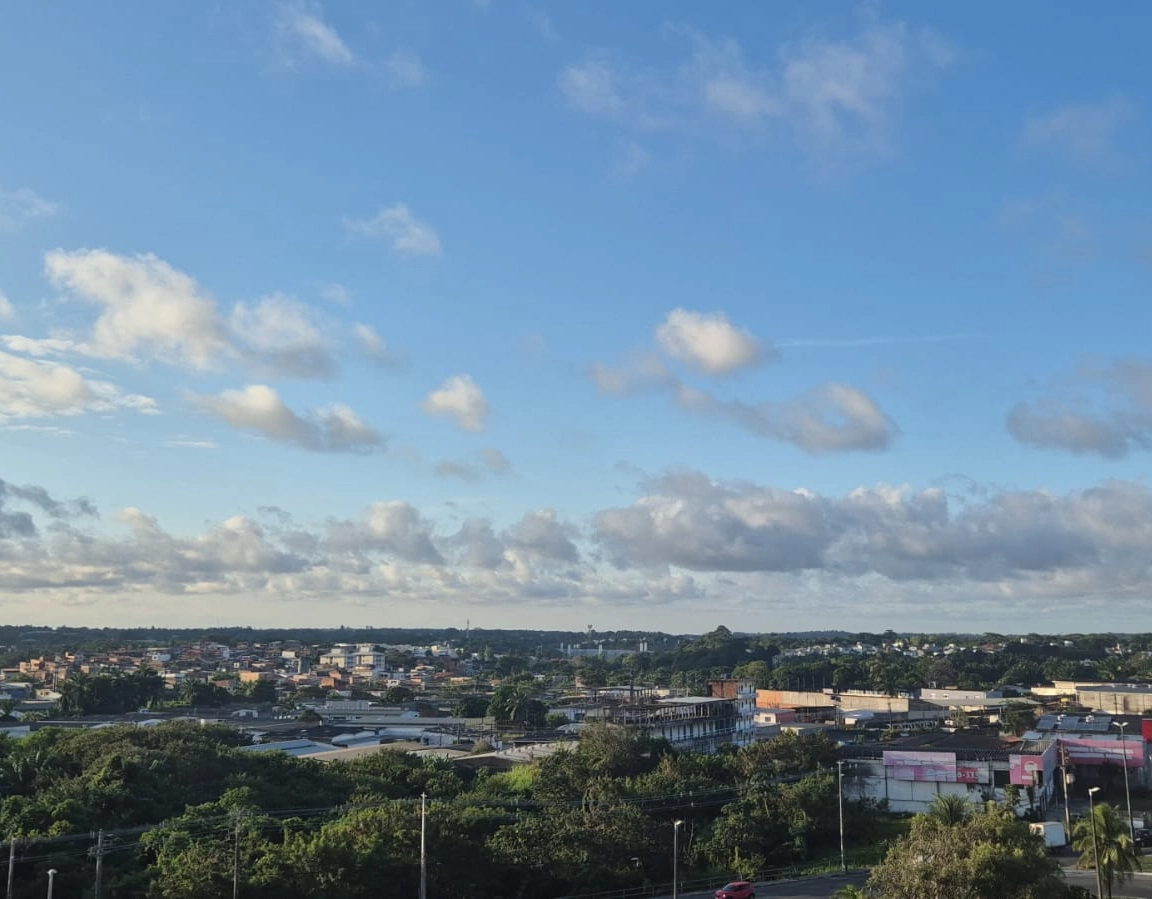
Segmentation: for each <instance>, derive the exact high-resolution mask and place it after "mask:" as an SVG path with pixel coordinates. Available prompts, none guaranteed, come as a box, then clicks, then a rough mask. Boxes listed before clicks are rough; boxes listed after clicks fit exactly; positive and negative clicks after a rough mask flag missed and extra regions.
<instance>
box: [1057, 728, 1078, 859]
mask: <svg viewBox="0 0 1152 899" xmlns="http://www.w3.org/2000/svg"><path fill="white" fill-rule="evenodd" d="M1060 773H1061V775H1062V776H1063V778H1064V839H1066V840H1067V841H1068V843H1069V844H1071V843H1072V812H1071V809H1070V808H1069V806H1070V802H1069V799H1068V788H1069V787H1070V786H1072V783H1073V781H1075V780H1076V776H1075V775H1074V774H1073V773H1072V772H1071V771H1069V770H1068V747H1067V746H1065V745H1064V741H1063V740H1061V741H1060Z"/></svg>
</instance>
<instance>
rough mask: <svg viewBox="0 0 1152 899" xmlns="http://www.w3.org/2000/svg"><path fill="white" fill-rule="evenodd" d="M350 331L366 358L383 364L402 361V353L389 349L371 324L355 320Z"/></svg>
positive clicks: (387, 364)
mask: <svg viewBox="0 0 1152 899" xmlns="http://www.w3.org/2000/svg"><path fill="white" fill-rule="evenodd" d="M352 333H353V334H354V335H355V337H356V341H357V342H358V343H359V344H360V348H361V350H363V351H364V354H365V355H366V356H368V358H370V359H373V360H375V361H376V362H378V363H380V364H381V365H385V366H392V365H398V364H400V363H401V362H403V361H404V355H403V354H402V353H397V352H396V351H395V350H393V349H391V348H390V347H389V346H388V345H387V344H386V343H385V342H384V338H382V337H381V336H380V335H379V334H377V333H376V329H375V328H373V327H372V326H371V325H367V324H364V323H363V322H357V323H356V324H355V325H353V326H352Z"/></svg>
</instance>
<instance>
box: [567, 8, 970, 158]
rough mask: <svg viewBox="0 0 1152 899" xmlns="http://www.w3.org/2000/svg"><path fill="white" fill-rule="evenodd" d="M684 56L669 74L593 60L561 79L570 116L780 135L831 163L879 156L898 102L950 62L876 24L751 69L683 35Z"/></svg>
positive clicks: (818, 40) (780, 53)
mask: <svg viewBox="0 0 1152 899" xmlns="http://www.w3.org/2000/svg"><path fill="white" fill-rule="evenodd" d="M680 33H681V34H682V35H684V36H685V37H686V38H687V39H688V41H689V42H690V45H691V52H690V53H689V54H688V55H687V56H686V57H685V58H684V59H683V60H682V61H681V62H680V64H679V65H678V66H676V67H674V68H660V67H643V66H638V65H634V64H630V63H629V62H628V61H626V60H622V59H620V58H618V57H615V56H613V55H611V54H607V53H604V52H600V53H597V54H595V55H593V56H591V57H589V58H587V59H585V60H582V61H580V62H576V63H573V64H571V65H569V66H567V67H565V68H564V69H563V70H562V71H561V73H560V75H559V79H558V85H559V89H560V91H561V93H562V95H563V96H564V98H565V100H566V101H567V102H568V104H569V105H570V106H572V107H573V108H574V109H576V110H577V111H579V112H581V113H584V114H585V115H589V116H592V117H596V118H604V119H611V120H614V121H617V122H620V123H621V125H622V126H623V127H625V128H628V129H630V130H636V129H641V130H649V131H657V130H663V131H678V132H681V133H691V134H698V135H711V134H713V133H714V132H715V131H716V130H717V127H718V126H719V127H727V128H729V129H735V130H738V131H755V132H766V133H768V134H773V135H779V136H780V137H783V138H785V139H786V140H787V141H789V142H791V143H792V144H793V145H795V146H797V147H799V148H801V149H803V150H804V151H805V152H808V153H811V154H815V155H816V156H818V157H820V158H823V159H827V158H829V157H867V156H874V155H876V154H880V153H885V152H887V151H888V150H889V148H890V146H891V143H892V137H891V136H892V131H893V128H894V124H895V122H896V120H897V118H898V115H899V112H900V108H901V105H902V103H903V101H904V99H905V97H906V96H907V95H908V94H910V93H912V92H913V90H915V88H916V87H917V86H918V85H922V84H923V83H924V82H925V81H926V80H927V78H928V76H929V75H931V74H932V73H933V72H935V71H938V70H940V69H942V68H945V67H947V66H949V65H950V64H951V63H952V62H953V59H954V53H953V52H952V51H951V50H950V48H949V47H948V46H947V45H946V44H945V42H944V41H943V40H942V39H941V38H940V37H939V36H938V35H936V34H935V33H934V32H931V31H928V30H923V29H920V30H917V29H914V28H911V27H909V26H907V25H905V24H903V23H895V24H882V23H878V22H873V23H871V24H869V25H867V26H866V27H864V28H863V29H862V30H861V31H859V32H858V33H857V34H855V35H852V36H850V37H846V38H844V39H840V40H833V39H828V38H825V37H809V38H806V39H803V40H800V41H795V42H791V43H788V44H784V45H782V46H780V47H778V48H777V52H776V54H775V58H772V59H767V60H764V61H759V62H756V61H752V60H749V58H748V54H746V53H745V51H744V48H743V47H742V46H741V45H740V43H739V42H738V41H736V40H734V39H731V38H710V37H708V36H706V35H703V34H701V33H699V32H696V31H692V30H689V29H681V32H680Z"/></svg>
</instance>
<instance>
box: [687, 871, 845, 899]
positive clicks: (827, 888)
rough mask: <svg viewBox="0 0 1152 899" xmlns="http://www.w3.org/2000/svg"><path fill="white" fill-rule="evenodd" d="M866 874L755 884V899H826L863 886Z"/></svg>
mask: <svg viewBox="0 0 1152 899" xmlns="http://www.w3.org/2000/svg"><path fill="white" fill-rule="evenodd" d="M867 879H868V874H867V872H863V871H861V872H859V873H855V874H837V875H835V876H828V877H809V878H807V879H805V880H791V881H783V882H781V881H776V882H771V881H770V882H768V883H758V884H756V899H828V897H829V896H831V895H832V894H833V893H835V892H836V891H837V890H838V889H840V887H842V886H845V885H846V884H849V883H850V884H854V885H855V886H863V885H864V882H865V881H866V880H867ZM713 892H714V891H713V890H709V891H708V892H706V893H681V894H680V899H712V894H713Z"/></svg>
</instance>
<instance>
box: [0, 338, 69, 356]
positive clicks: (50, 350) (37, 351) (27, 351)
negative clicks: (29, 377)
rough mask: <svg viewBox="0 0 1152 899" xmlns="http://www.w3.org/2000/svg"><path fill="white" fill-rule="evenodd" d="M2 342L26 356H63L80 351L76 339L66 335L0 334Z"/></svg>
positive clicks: (13, 350)
mask: <svg viewBox="0 0 1152 899" xmlns="http://www.w3.org/2000/svg"><path fill="white" fill-rule="evenodd" d="M0 343H3V344H4V346H5V347H6V348H7V349H10V350H12V352H14V353H22V354H23V355H25V356H37V357H42V356H63V355H65V354H67V353H76V352H80V348H78V347H77V344H76V342H75V341H74V340H70V339H68V338H64V337H25V336H24V335H23V334H0Z"/></svg>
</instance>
